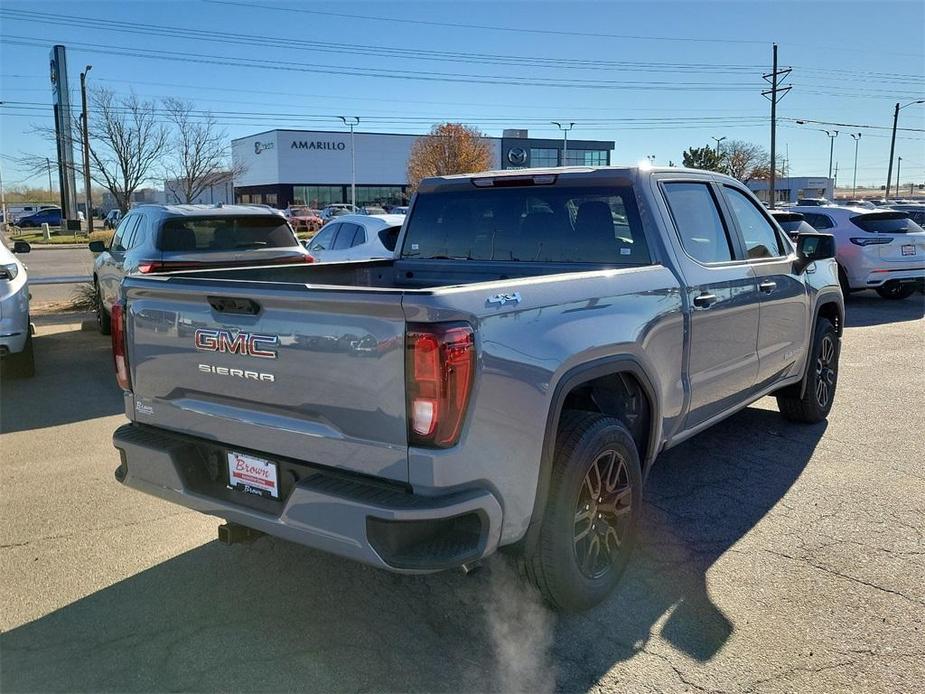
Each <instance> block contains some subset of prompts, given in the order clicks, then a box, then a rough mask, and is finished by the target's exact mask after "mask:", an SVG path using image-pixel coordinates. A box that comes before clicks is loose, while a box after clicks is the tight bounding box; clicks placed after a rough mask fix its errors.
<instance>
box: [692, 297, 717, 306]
mask: <svg viewBox="0 0 925 694" xmlns="http://www.w3.org/2000/svg"><path fill="white" fill-rule="evenodd" d="M715 303H716V294H710V293H704V294H698V295H697V296H695V297H694V306H699V307H700V308H707V307H708V306H711V305H713V304H715Z"/></svg>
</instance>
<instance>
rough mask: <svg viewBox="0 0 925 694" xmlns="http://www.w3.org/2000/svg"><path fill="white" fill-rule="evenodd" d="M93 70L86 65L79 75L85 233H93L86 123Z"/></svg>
mask: <svg viewBox="0 0 925 694" xmlns="http://www.w3.org/2000/svg"><path fill="white" fill-rule="evenodd" d="M92 69H93V66H92V65H87V67H85V68H84V71H83V72H81V73H80V108H81V112H82V121H83V145H84V147H83V149H84V193H85V196H84V197H85V199H86V207H87V209H86V214H87V232H88V233H90V234H92V233H93V198H92V195H91V193H90V124H89V123H88V122H87V74H88V73H89V72H90V70H92Z"/></svg>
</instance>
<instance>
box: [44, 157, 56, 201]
mask: <svg viewBox="0 0 925 694" xmlns="http://www.w3.org/2000/svg"><path fill="white" fill-rule="evenodd" d="M45 166H46V167H47V168H48V197H49V198H52V199H54V197H55V191H54V190H53V189H52V187H51V159H49V158H48V157H45Z"/></svg>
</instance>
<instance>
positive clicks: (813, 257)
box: [796, 233, 835, 272]
mask: <svg viewBox="0 0 925 694" xmlns="http://www.w3.org/2000/svg"><path fill="white" fill-rule="evenodd" d="M834 257H835V237H834V236H832V235H831V234H810V233H803V234H800V235H799V236H797V261H796V262H797V272H803V270H805V269H806V266H807V265H809V264H810V263H815V262H816V261H817V260H828V259H829V258H834Z"/></svg>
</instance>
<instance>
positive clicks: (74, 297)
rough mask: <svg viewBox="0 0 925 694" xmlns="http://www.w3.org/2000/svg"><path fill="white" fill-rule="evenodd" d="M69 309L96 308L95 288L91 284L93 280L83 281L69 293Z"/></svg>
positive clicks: (87, 309)
mask: <svg viewBox="0 0 925 694" xmlns="http://www.w3.org/2000/svg"><path fill="white" fill-rule="evenodd" d="M70 310H73V311H95V310H96V288H95V287H94V286H93V282H84V283H83V284H78V285H77V288H76V289H75V290H74V293H73V294H71V303H70Z"/></svg>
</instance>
